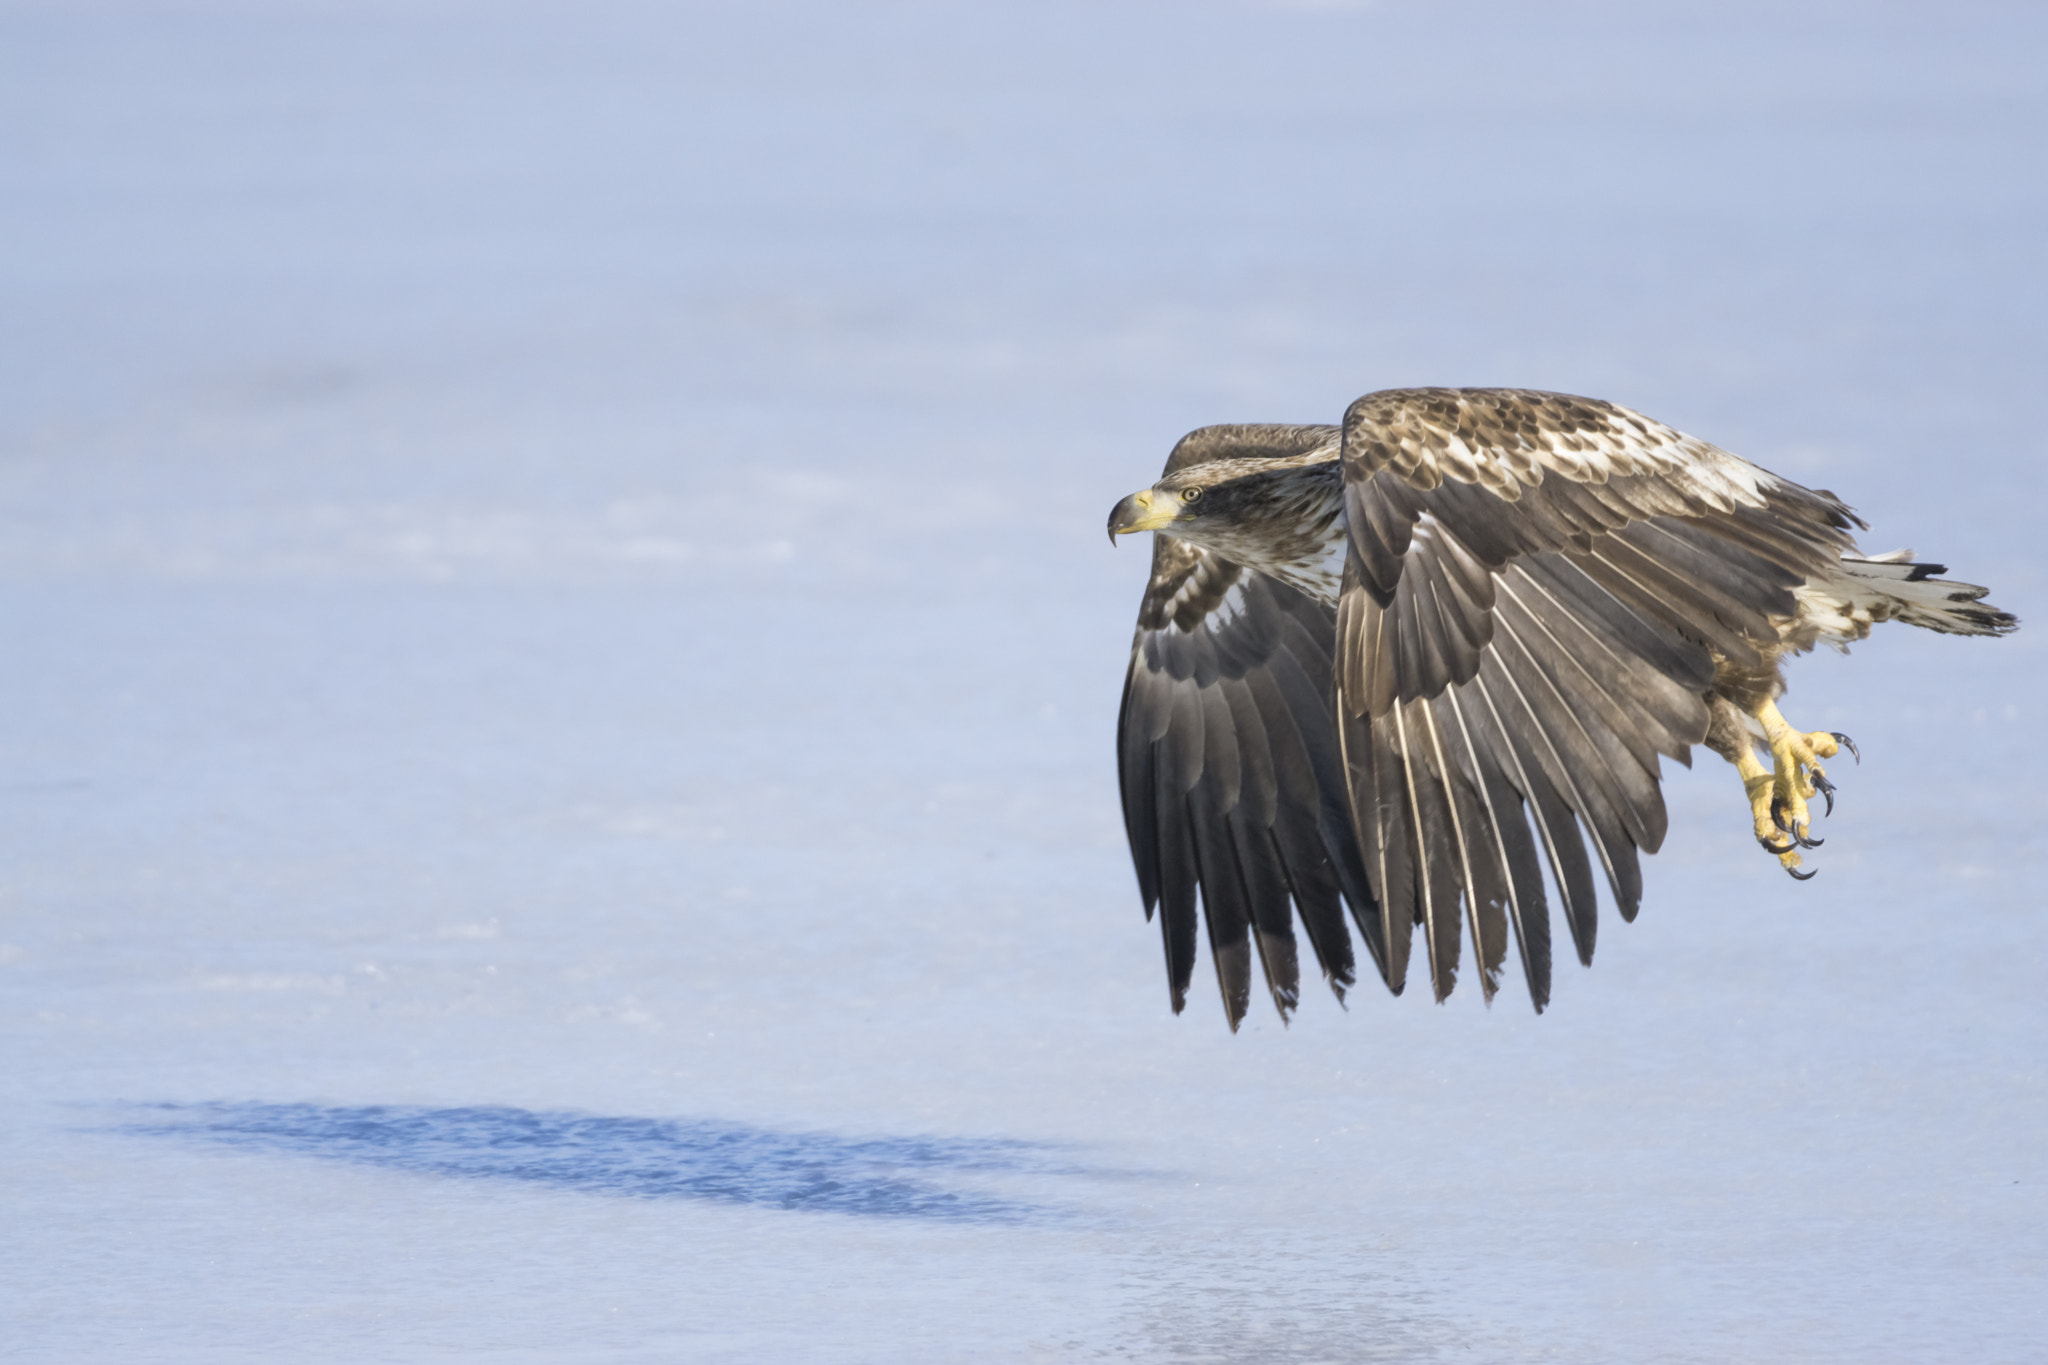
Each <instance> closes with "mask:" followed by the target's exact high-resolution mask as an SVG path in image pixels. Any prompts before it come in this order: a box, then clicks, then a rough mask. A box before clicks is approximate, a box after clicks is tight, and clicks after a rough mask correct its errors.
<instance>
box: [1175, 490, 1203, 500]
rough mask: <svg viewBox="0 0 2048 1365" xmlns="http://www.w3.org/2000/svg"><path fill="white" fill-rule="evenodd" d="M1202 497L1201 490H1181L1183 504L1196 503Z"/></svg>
mask: <svg viewBox="0 0 2048 1365" xmlns="http://www.w3.org/2000/svg"><path fill="white" fill-rule="evenodd" d="M1201 496H1202V490H1201V489H1199V488H1183V489H1181V490H1180V500H1181V501H1182V502H1194V501H1195V500H1196V499H1198V498H1200V497H1201Z"/></svg>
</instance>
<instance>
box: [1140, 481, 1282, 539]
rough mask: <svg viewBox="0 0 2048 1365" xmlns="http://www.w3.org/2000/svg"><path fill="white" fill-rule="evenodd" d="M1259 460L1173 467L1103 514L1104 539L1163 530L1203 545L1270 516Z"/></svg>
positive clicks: (1269, 493)
mask: <svg viewBox="0 0 2048 1365" xmlns="http://www.w3.org/2000/svg"><path fill="white" fill-rule="evenodd" d="M1264 466H1265V461H1263V460H1212V461H1210V462H1209V463H1207V464H1197V465H1189V466H1187V467H1186V468H1185V469H1177V470H1175V471H1174V472H1173V473H1171V474H1168V475H1167V476H1166V477H1164V478H1162V479H1161V480H1160V481H1159V482H1158V483H1155V484H1153V485H1152V486H1151V487H1150V488H1143V489H1140V490H1139V491H1137V492H1135V493H1133V494H1131V495H1130V496H1129V497H1127V498H1125V499H1124V500H1123V501H1122V502H1120V503H1118V504H1117V505H1116V506H1115V507H1113V508H1111V509H1110V512H1109V541H1110V544H1112V545H1114V544H1115V543H1116V538H1117V537H1118V536H1126V535H1130V534H1132V533H1134V532H1137V531H1164V532H1166V533H1167V534H1168V535H1170V536H1178V537H1180V538H1181V539H1182V540H1192V541H1194V542H1196V543H1197V544H1200V543H1203V542H1205V541H1207V540H1209V539H1211V538H1212V537H1214V536H1216V535H1217V534H1218V533H1221V534H1222V535H1223V536H1225V537H1230V536H1231V533H1232V532H1242V531H1244V530H1247V529H1249V528H1250V526H1251V524H1253V523H1256V522H1258V521H1262V520H1264V519H1265V518H1267V517H1270V516H1271V515H1272V514H1273V511H1274V510H1275V508H1274V503H1275V498H1274V495H1275V493H1276V492H1277V491H1278V490H1277V489H1276V488H1274V487H1273V480H1272V477H1271V472H1270V471H1268V470H1267V469H1266V468H1265V467H1264Z"/></svg>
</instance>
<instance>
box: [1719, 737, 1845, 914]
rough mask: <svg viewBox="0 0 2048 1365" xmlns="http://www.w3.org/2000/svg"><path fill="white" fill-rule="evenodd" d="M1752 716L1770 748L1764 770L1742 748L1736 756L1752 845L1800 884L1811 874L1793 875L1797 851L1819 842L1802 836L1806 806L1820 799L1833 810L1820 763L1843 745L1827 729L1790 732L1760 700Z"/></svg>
mask: <svg viewBox="0 0 2048 1365" xmlns="http://www.w3.org/2000/svg"><path fill="white" fill-rule="evenodd" d="M1753 714H1754V715H1755V717H1756V720H1757V723H1758V725H1760V726H1761V727H1762V728H1763V732H1764V743H1765V744H1766V745H1768V746H1769V748H1770V751H1771V767H1770V769H1769V770H1768V771H1767V770H1766V769H1765V768H1764V765H1763V764H1762V763H1760V762H1758V761H1757V757H1756V755H1755V753H1753V752H1751V751H1749V750H1747V749H1745V750H1744V751H1743V752H1742V753H1740V754H1739V755H1738V756H1737V758H1736V762H1735V767H1736V771H1738V772H1740V773H1741V774H1742V790H1743V793H1744V795H1746V796H1748V798H1749V808H1750V812H1751V814H1752V815H1753V816H1754V818H1755V821H1756V838H1757V842H1758V843H1760V844H1762V845H1763V846H1764V847H1765V848H1766V849H1767V850H1769V851H1770V852H1772V853H1774V854H1776V855H1777V858H1778V864H1779V866H1781V867H1783V868H1784V869H1785V870H1786V871H1787V872H1791V873H1792V875H1793V876H1794V877H1797V878H1799V879H1800V880H1802V881H1804V880H1805V879H1806V878H1807V877H1810V876H1812V875H1813V874H1812V873H1811V872H1808V873H1805V874H1804V875H1802V874H1800V873H1798V872H1794V871H1793V869H1794V868H1796V867H1798V866H1799V850H1800V849H1802V848H1813V847H1816V846H1817V845H1819V844H1820V842H1821V841H1820V840H1818V839H1814V838H1810V837H1809V836H1808V834H1807V831H1808V830H1809V829H1810V828H1811V827H1812V822H1813V813H1812V811H1811V810H1809V809H1808V808H1807V804H1806V803H1807V802H1808V801H1809V800H1811V799H1812V798H1813V797H1815V796H1819V795H1825V796H1826V797H1827V802H1828V810H1829V811H1830V812H1832V811H1833V810H1834V808H1835V794H1834V792H1835V789H1834V786H1833V784H1832V783H1830V782H1829V781H1828V778H1827V770H1826V769H1825V768H1823V767H1821V762H1820V761H1821V760H1822V759H1824V758H1833V757H1834V756H1835V755H1836V754H1838V753H1840V752H1841V751H1842V745H1843V744H1844V743H1846V741H1845V740H1843V739H1842V737H1841V736H1839V735H1835V734H1833V733H1831V732H1829V731H1826V730H1816V731H1814V732H1812V733H1810V734H1809V733H1805V732H1802V731H1799V730H1795V729H1793V728H1792V726H1791V724H1790V723H1789V722H1788V721H1786V719H1785V717H1784V716H1782V715H1780V714H1779V713H1778V708H1777V706H1776V705H1775V704H1774V703H1772V702H1768V701H1767V702H1765V703H1764V704H1763V705H1762V706H1760V707H1758V708H1757V709H1756V711H1755V712H1754V713H1753ZM1852 747H1853V746H1852Z"/></svg>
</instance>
